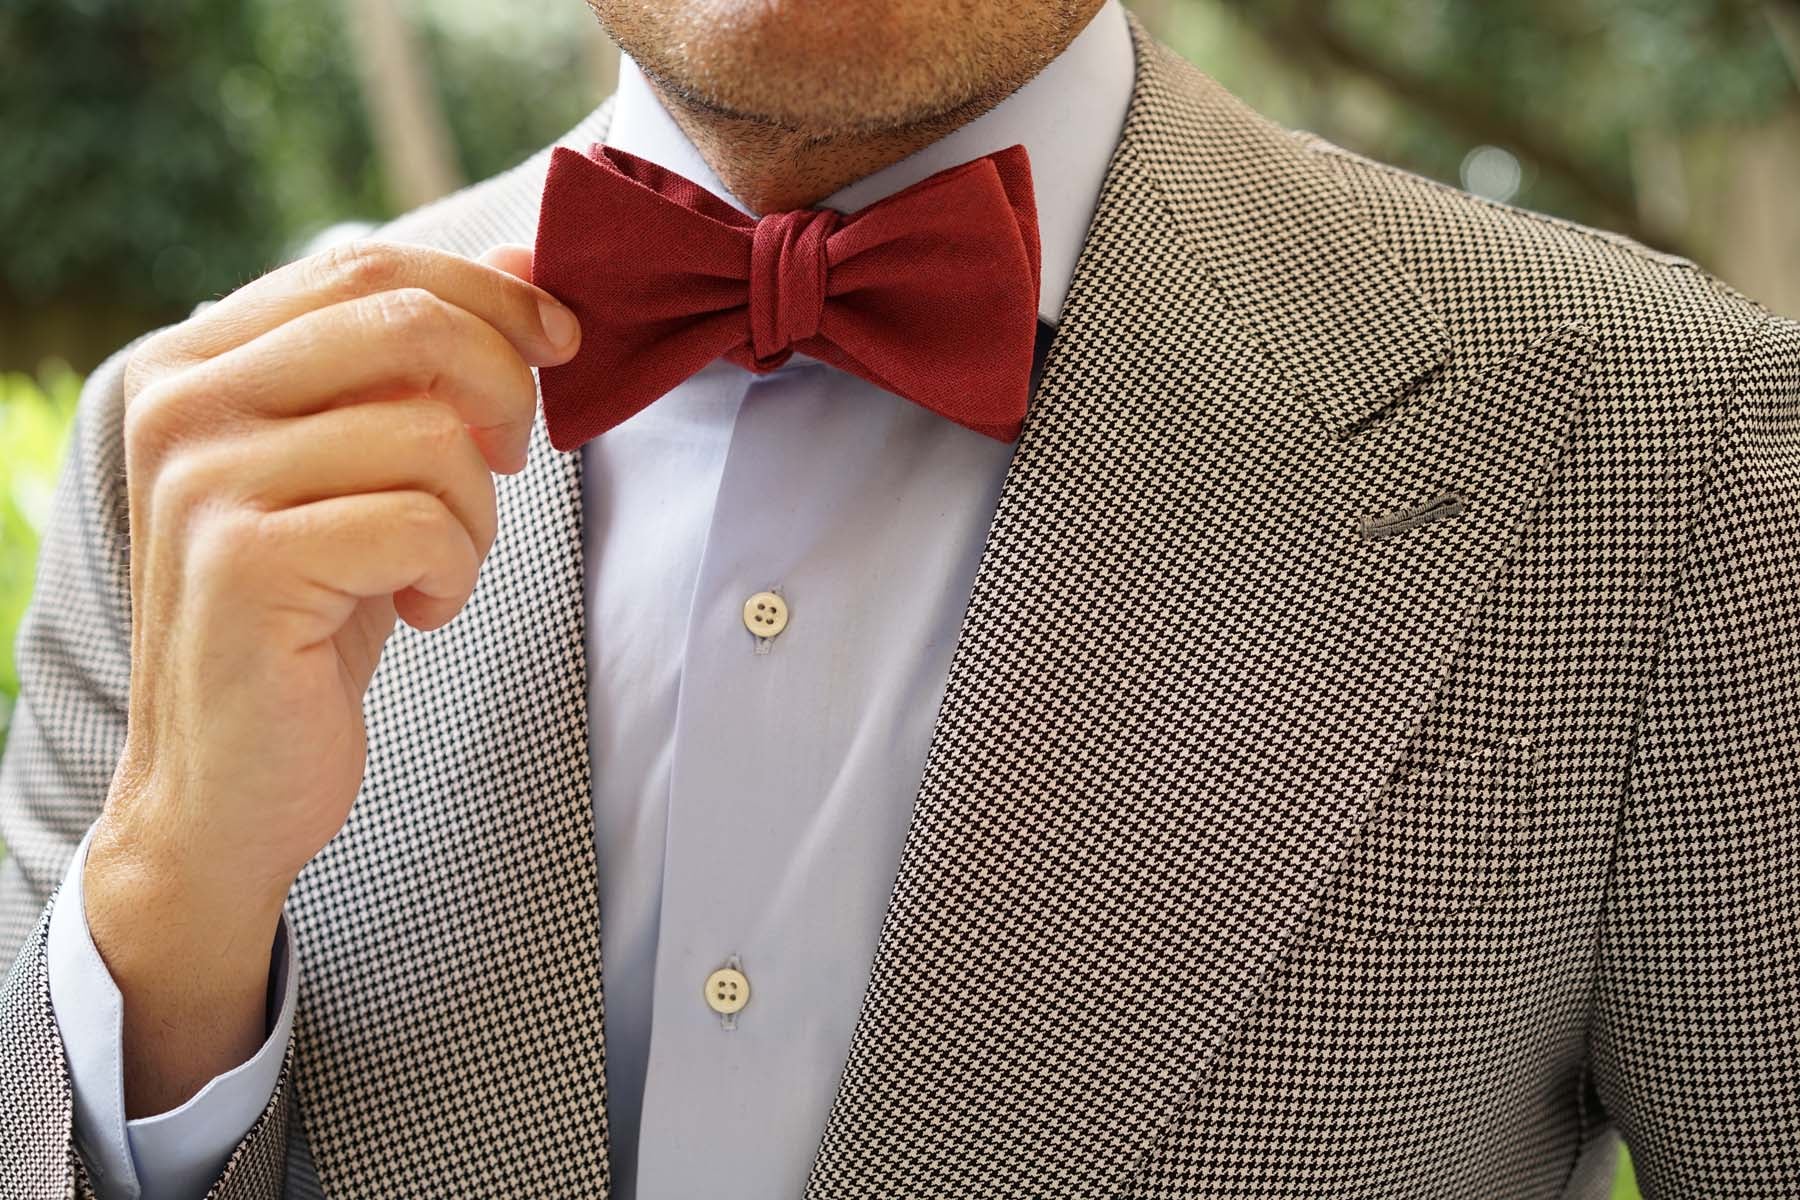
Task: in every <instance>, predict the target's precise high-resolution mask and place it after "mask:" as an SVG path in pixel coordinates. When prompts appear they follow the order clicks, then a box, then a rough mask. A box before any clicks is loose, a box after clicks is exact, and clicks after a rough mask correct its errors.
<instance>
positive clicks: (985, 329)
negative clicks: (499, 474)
mask: <svg viewBox="0 0 1800 1200" xmlns="http://www.w3.org/2000/svg"><path fill="white" fill-rule="evenodd" d="M1038 272H1039V251H1038V229H1037V206H1036V201H1035V199H1034V197H1033V195H1032V189H1031V170H1030V163H1029V161H1028V160H1027V158H1026V155H1025V147H1023V146H1012V147H1009V148H1007V149H1005V150H1000V151H996V152H995V153H993V154H989V155H986V156H985V157H982V158H977V159H974V160H972V161H969V162H966V163H962V164H960V165H958V166H954V167H950V168H948V169H946V170H943V171H939V172H938V173H937V174H935V175H932V176H930V177H929V178H926V179H922V180H920V181H919V182H918V183H916V184H914V185H912V186H911V187H909V188H907V189H905V190H904V191H900V192H896V193H895V194H894V195H892V196H889V197H887V198H886V199H883V200H879V201H877V202H875V203H874V204H871V205H869V206H868V207H866V208H863V209H860V210H858V211H857V212H854V213H850V214H848V215H845V214H842V213H838V212H836V211H833V210H832V209H821V208H812V209H795V210H792V211H789V212H776V213H769V214H767V215H765V216H763V217H762V218H760V219H758V218H754V217H750V216H746V215H745V214H744V213H742V212H739V211H738V210H737V209H735V208H733V207H732V206H731V205H729V204H727V203H726V202H725V201H724V200H721V199H720V198H719V197H717V196H715V195H713V194H712V193H711V192H709V191H707V190H706V189H705V188H702V187H700V186H699V185H698V184H696V183H694V182H693V181H692V180H689V179H686V178H683V177H682V176H680V175H677V174H676V173H674V172H673V171H669V170H665V169H664V168H662V167H659V166H657V165H656V164H655V163H652V162H650V161H649V160H647V159H643V158H639V157H637V156H636V155H633V154H628V153H626V152H625V151H622V150H618V149H615V148H613V147H610V146H602V145H595V146H593V147H592V148H591V149H590V150H589V151H588V153H587V154H580V153H577V152H576V151H574V150H570V149H568V148H566V147H560V146H559V147H558V148H557V149H556V150H555V151H554V152H553V153H552V155H551V159H550V173H549V177H548V179H547V180H546V181H545V184H544V197H543V204H542V207H541V209H540V211H539V214H538V230H537V246H536V250H535V256H534V258H533V260H532V276H533V282H534V283H536V284H537V285H538V286H539V287H541V288H543V289H544V290H546V291H548V292H549V293H550V294H551V295H553V296H555V297H556V298H557V299H559V300H561V301H562V302H563V303H564V304H566V305H568V307H569V308H570V309H571V310H572V311H573V312H574V313H575V315H576V317H578V318H579V319H580V321H581V349H580V350H579V351H578V352H577V353H576V355H575V357H574V358H573V359H571V360H569V361H568V362H567V363H564V364H562V365H561V366H556V367H545V368H543V369H541V370H540V371H539V374H538V379H539V384H540V387H541V389H542V391H543V397H544V424H545V428H546V431H547V432H548V433H549V435H550V442H551V444H552V445H553V446H555V447H556V448H557V449H558V450H573V449H575V448H576V447H578V446H580V445H581V444H583V443H584V442H586V441H588V440H589V439H591V438H594V437H597V436H599V435H600V434H602V433H604V432H606V430H608V429H611V428H612V427H613V426H614V425H617V424H618V423H619V422H621V421H623V420H625V419H626V418H627V417H629V416H631V415H632V414H634V413H636V412H638V411H639V410H640V409H642V408H643V407H644V406H645V405H648V404H650V403H651V402H652V401H654V400H656V399H657V398H658V397H659V396H661V395H663V394H664V393H665V392H667V391H669V389H671V388H673V387H675V386H676V385H677V384H679V383H680V382H681V381H682V380H684V379H686V378H687V377H688V376H690V375H692V374H693V373H694V372H696V371H698V370H699V369H700V368H702V367H704V366H706V365H707V364H708V363H710V362H712V361H713V360H714V359H716V358H719V357H721V356H723V357H724V358H726V359H729V360H730V361H732V362H734V363H737V364H738V365H739V366H741V367H745V368H747V369H748V370H751V371H755V372H758V373H762V372H767V371H773V370H774V369H775V368H777V367H779V366H781V364H782V363H784V362H786V361H787V360H788V358H789V357H790V356H792V355H793V354H794V353H795V352H799V353H801V354H806V355H810V356H811V357H813V358H816V359H819V360H821V361H822V362H826V363H830V364H831V365H832V366H835V367H838V368H840V369H842V370H844V371H848V372H850V373H851V374H854V375H858V376H861V377H862V378H864V379H866V380H868V381H869V382H870V383H873V384H875V385H876V386H878V387H881V388H884V389H886V390H887V391H890V392H894V393H896V394H897V395H900V396H904V397H906V398H907V399H909V400H912V401H914V402H915V403H918V404H921V405H924V406H925V407H926V408H929V409H931V410H933V411H934V412H937V413H940V414H942V415H943V416H945V417H947V418H949V419H950V420H952V421H955V422H956V423H958V424H959V425H966V426H967V427H969V428H970V429H974V430H976V431H978V432H980V433H984V434H987V435H988V436H990V437H994V438H998V439H1000V440H1002V441H1012V440H1013V439H1014V438H1016V437H1018V436H1019V431H1020V427H1021V426H1022V425H1023V423H1024V420H1025V405H1026V401H1027V399H1028V397H1029V392H1030V380H1031V360H1032V349H1033V345H1034V343H1035V340H1036V336H1037V299H1038Z"/></svg>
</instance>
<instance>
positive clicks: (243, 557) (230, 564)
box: [188, 508, 277, 587]
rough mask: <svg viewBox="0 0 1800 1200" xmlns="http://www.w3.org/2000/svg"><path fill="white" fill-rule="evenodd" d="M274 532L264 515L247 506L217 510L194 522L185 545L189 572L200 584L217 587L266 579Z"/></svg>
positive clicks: (274, 540) (275, 535) (274, 537)
mask: <svg viewBox="0 0 1800 1200" xmlns="http://www.w3.org/2000/svg"><path fill="white" fill-rule="evenodd" d="M276 537H277V534H276V531H275V528H274V524H273V522H271V521H270V520H269V519H268V516H267V514H264V513H260V512H255V511H251V510H248V509H223V508H220V509H216V510H213V511H211V512H210V513H209V514H208V517H207V519H205V520H203V521H196V522H195V523H194V529H193V534H192V536H191V538H190V539H189V544H188V571H189V574H191V575H192V576H193V577H194V578H196V579H197V580H199V581H200V582H201V583H202V584H205V585H209V586H213V587H218V586H223V585H229V584H232V583H235V582H236V581H238V580H248V579H259V578H265V577H266V576H267V575H268V570H267V564H268V563H269V562H270V561H271V550H272V548H273V546H274V545H275V542H276Z"/></svg>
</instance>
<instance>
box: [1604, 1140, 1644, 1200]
mask: <svg viewBox="0 0 1800 1200" xmlns="http://www.w3.org/2000/svg"><path fill="white" fill-rule="evenodd" d="M1612 1200H1643V1197H1642V1195H1641V1194H1640V1193H1639V1192H1638V1185H1637V1172H1635V1171H1633V1170H1632V1169H1631V1155H1630V1154H1629V1153H1627V1152H1626V1151H1625V1150H1620V1151H1619V1173H1618V1174H1617V1175H1615V1176H1613V1190H1612Z"/></svg>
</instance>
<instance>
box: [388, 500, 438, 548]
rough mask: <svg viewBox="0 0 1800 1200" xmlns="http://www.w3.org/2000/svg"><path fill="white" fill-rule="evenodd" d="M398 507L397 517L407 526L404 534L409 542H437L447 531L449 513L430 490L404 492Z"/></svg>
mask: <svg viewBox="0 0 1800 1200" xmlns="http://www.w3.org/2000/svg"><path fill="white" fill-rule="evenodd" d="M396 509H397V511H396V514H395V519H396V521H397V523H399V524H400V525H403V526H404V527H405V528H404V531H403V536H404V538H405V540H406V541H407V543H408V544H412V545H419V544H425V545H432V544H436V542H435V539H438V538H441V537H442V536H443V534H444V533H445V532H446V522H447V520H448V518H449V513H448V511H447V510H446V509H445V508H444V505H443V503H442V502H441V501H439V500H438V498H437V497H436V496H433V495H432V494H431V493H430V492H421V491H409V492H402V493H400V497H399V501H398V503H397V505H396Z"/></svg>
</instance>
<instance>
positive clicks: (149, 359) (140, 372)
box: [124, 329, 172, 411]
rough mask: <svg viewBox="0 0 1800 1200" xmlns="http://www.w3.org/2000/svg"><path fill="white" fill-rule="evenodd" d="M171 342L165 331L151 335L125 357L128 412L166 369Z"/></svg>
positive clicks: (168, 332)
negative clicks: (141, 394) (138, 397)
mask: <svg viewBox="0 0 1800 1200" xmlns="http://www.w3.org/2000/svg"><path fill="white" fill-rule="evenodd" d="M171 340H172V339H171V337H170V331H169V330H167V329H165V330H162V331H161V332H159V333H153V334H151V335H150V336H149V337H147V338H145V339H144V340H143V341H141V342H139V343H138V344H137V347H136V348H135V349H134V350H132V352H131V353H130V354H129V355H127V356H126V359H125V380H124V388H125V403H126V406H127V410H128V411H129V407H130V406H131V404H132V403H133V402H134V400H135V398H136V397H137V396H138V395H139V394H140V393H142V392H143V391H144V390H145V389H146V388H148V387H149V386H150V385H151V384H152V383H154V382H155V381H156V379H157V377H158V376H159V375H161V374H162V373H163V371H164V370H166V369H167V363H168V360H169V344H170V341H171Z"/></svg>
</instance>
